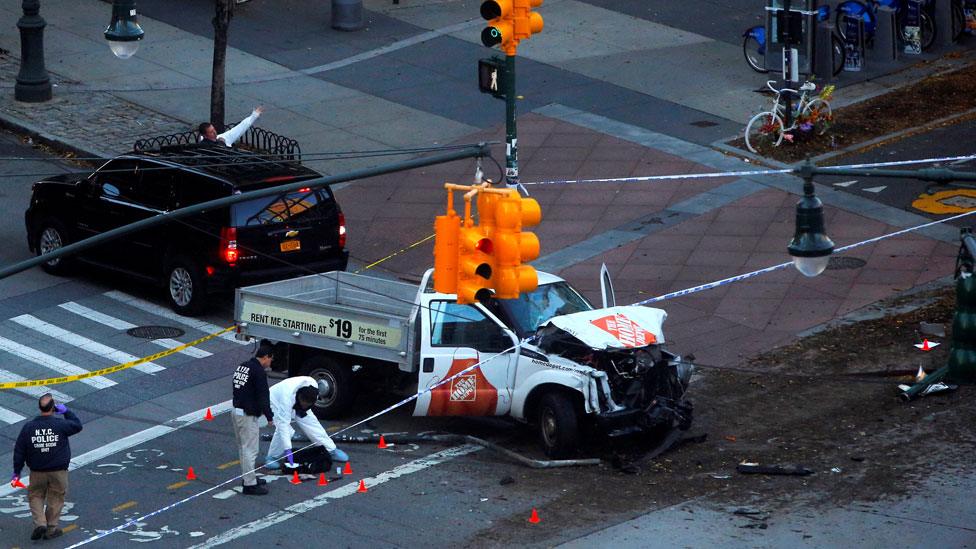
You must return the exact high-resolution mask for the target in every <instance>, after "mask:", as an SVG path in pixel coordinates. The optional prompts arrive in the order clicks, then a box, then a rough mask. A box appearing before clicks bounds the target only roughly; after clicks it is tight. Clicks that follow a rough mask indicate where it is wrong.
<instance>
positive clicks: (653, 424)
mask: <svg viewBox="0 0 976 549" xmlns="http://www.w3.org/2000/svg"><path fill="white" fill-rule="evenodd" d="M665 367H667V368H673V371H672V373H671V374H670V375H673V376H675V378H676V381H677V383H678V385H679V386H680V392H679V394H678V395H676V396H677V398H674V397H670V396H657V397H655V398H654V399H653V400H652V401H650V402H648V403H646V405H645V406H640V407H638V406H630V407H628V406H622V405H621V404H618V403H617V402H615V400H614V398H613V392H612V391H611V389H610V383H609V381H608V376H607V373H606V372H603V371H594V372H591V374H590V399H591V402H590V403H589V404H590V409H592V410H598V412H596V413H594V414H593V415H592V418H593V420H594V423H595V426H596V427H597V429H598V430H600V431H601V432H603V433H605V434H606V435H607V436H608V437H612V438H613V437H622V436H628V435H634V434H640V433H648V432H655V431H661V430H669V429H671V428H673V427H677V428H679V429H681V430H687V429H688V428H689V427H690V426H691V420H692V405H691V402H690V401H687V400H685V399H684V393H685V391H686V390H687V389H688V385H689V383H690V381H691V375H692V373H694V365H693V364H691V363H688V362H684V361H682V360H681V358H680V357H674V359H673V360H669V361H668V363H667V365H666V366H665ZM594 400H595V401H596V402H593V401H594Z"/></svg>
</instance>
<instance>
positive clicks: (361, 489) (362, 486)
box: [356, 479, 369, 493]
mask: <svg viewBox="0 0 976 549" xmlns="http://www.w3.org/2000/svg"><path fill="white" fill-rule="evenodd" d="M356 491H357V492H364V493H365V492H368V491H369V490H367V489H366V481H365V480H362V479H360V481H359V489H358V490H356Z"/></svg>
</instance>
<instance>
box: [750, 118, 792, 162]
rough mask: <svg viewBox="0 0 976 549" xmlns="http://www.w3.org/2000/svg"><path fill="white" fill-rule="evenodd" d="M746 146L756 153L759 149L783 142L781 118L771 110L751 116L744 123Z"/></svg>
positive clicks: (775, 145)
mask: <svg viewBox="0 0 976 549" xmlns="http://www.w3.org/2000/svg"><path fill="white" fill-rule="evenodd" d="M745 138H746V148H747V149H749V151H750V152H754V153H758V152H759V150H760V149H763V148H767V147H770V146H772V147H778V146H779V144H780V143H782V142H783V119H782V118H780V117H779V115H778V114H776V113H774V112H772V111H765V112H761V113H759V114H757V115H756V116H753V117H752V118H751V119H749V123H748V124H746V133H745Z"/></svg>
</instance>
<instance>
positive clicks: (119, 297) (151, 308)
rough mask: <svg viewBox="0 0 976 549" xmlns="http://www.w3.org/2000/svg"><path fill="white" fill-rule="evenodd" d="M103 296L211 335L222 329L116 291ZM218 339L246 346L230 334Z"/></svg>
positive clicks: (244, 342)
mask: <svg viewBox="0 0 976 549" xmlns="http://www.w3.org/2000/svg"><path fill="white" fill-rule="evenodd" d="M104 295H105V296H106V297H109V298H111V299H114V300H116V301H121V302H122V303H125V304H126V305H129V306H131V307H135V308H136V309H141V310H143V311H146V312H147V313H151V314H154V315H156V316H161V317H163V318H167V319H169V320H172V321H173V322H178V323H180V324H182V325H184V326H189V327H190V328H194V329H196V330H200V331H202V332H206V333H208V334H213V333H216V332H219V331H221V330H223V328H222V327H220V326H217V325H216V324H211V323H209V322H206V321H203V320H198V319H196V318H192V317H188V316H183V315H178V314H176V313H174V312H173V311H171V310H169V309H167V308H166V307H161V306H159V305H156V304H155V303H150V302H148V301H145V300H142V299H139V298H138V297H134V296H131V295H129V294H127V293H125V292H120V291H118V290H111V291H108V292H105V294H104ZM220 337H221V338H223V339H226V340H227V341H232V342H234V343H237V344H239V345H248V342H247V341H239V340H238V339H236V338H235V337H234V334H232V333H226V334H221V336H220Z"/></svg>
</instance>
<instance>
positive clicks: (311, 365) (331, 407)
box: [302, 355, 356, 419]
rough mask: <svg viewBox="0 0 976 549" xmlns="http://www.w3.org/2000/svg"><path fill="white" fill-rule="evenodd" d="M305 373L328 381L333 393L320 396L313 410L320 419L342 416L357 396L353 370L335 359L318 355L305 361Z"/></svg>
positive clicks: (316, 378) (303, 369)
mask: <svg viewBox="0 0 976 549" xmlns="http://www.w3.org/2000/svg"><path fill="white" fill-rule="evenodd" d="M302 371H304V372H305V374H304V375H307V376H309V377H312V378H314V379H315V380H316V381H318V380H320V379H322V380H325V381H326V382H328V384H329V387H330V388H331V393H329V394H328V395H325V396H322V395H320V396H319V399H318V400H317V401H316V402H315V407H314V408H312V411H313V412H314V413H315V417H317V418H319V419H335V418H337V417H341V416H342V414H344V413H345V412H346V411H347V410H348V409H349V407H350V406H352V403H353V400H355V398H356V388H355V385H354V384H353V379H352V370H350V369H349V367H348V366H346V365H345V364H340V363H339V362H338V361H336V360H335V359H332V358H329V357H327V356H322V355H317V356H313V357H311V358H309V359H308V360H306V361H305V364H304V366H303V368H302Z"/></svg>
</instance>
